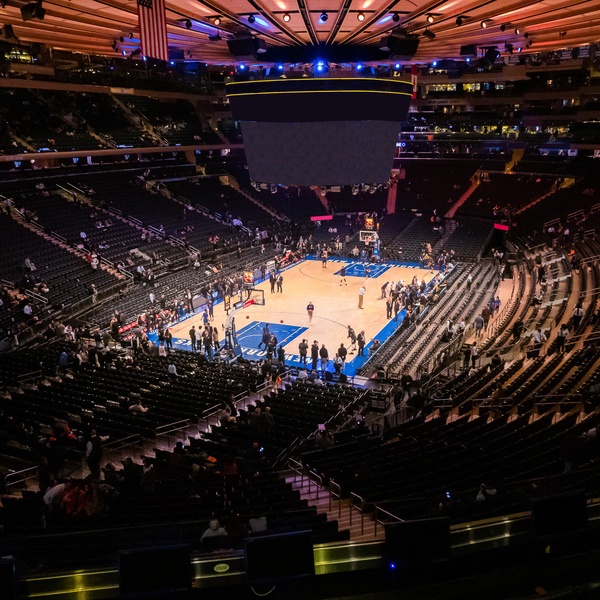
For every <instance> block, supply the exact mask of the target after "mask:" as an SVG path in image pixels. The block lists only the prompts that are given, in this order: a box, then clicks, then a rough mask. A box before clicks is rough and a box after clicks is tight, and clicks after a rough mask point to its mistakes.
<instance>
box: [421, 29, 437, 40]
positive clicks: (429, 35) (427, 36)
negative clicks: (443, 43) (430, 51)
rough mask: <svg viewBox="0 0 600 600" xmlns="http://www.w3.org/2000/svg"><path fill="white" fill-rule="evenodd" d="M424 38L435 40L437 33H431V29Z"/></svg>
mask: <svg viewBox="0 0 600 600" xmlns="http://www.w3.org/2000/svg"><path fill="white" fill-rule="evenodd" d="M423 37H424V38H427V39H428V40H435V33H433V31H429V29H426V30H425V31H424V32H423Z"/></svg>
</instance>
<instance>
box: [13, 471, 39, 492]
mask: <svg viewBox="0 0 600 600" xmlns="http://www.w3.org/2000/svg"><path fill="white" fill-rule="evenodd" d="M25 473H29V475H25ZM37 474H38V467H37V466H36V467H27V468H26V469H21V470H20V471H13V472H12V473H8V475H6V477H5V481H6V487H7V488H8V487H10V486H12V485H17V484H19V483H23V482H24V481H27V480H28V479H33V478H34V477H37ZM13 477H17V478H18V479H16V480H15V481H12V478H13ZM9 493H10V491H9Z"/></svg>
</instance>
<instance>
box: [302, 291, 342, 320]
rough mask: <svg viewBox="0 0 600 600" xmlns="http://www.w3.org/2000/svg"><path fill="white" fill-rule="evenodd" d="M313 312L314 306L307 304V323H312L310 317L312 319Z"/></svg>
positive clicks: (310, 303)
mask: <svg viewBox="0 0 600 600" xmlns="http://www.w3.org/2000/svg"><path fill="white" fill-rule="evenodd" d="M340 285H341V284H340ZM314 310H315V305H314V304H313V303H312V302H309V303H308V306H307V307H306V312H307V313H308V322H309V323H312V317H313V312H314Z"/></svg>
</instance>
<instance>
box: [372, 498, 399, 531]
mask: <svg viewBox="0 0 600 600" xmlns="http://www.w3.org/2000/svg"><path fill="white" fill-rule="evenodd" d="M380 512H382V513H384V514H386V515H388V517H392V519H395V520H396V521H398V522H399V523H404V519H401V518H400V517H398V516H396V515H394V514H392V513H391V512H389V511H388V510H384V509H383V508H381V507H380V506H377V504H375V518H374V521H375V532H374V535H375V536H377V523H381V524H382V525H385V524H384V522H383V521H380V520H379V513H380Z"/></svg>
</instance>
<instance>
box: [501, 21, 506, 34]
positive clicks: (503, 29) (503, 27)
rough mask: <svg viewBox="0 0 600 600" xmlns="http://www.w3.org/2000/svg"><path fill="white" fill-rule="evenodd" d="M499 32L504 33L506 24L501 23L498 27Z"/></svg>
mask: <svg viewBox="0 0 600 600" xmlns="http://www.w3.org/2000/svg"><path fill="white" fill-rule="evenodd" d="M500 31H502V32H504V31H506V23H502V25H500Z"/></svg>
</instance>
